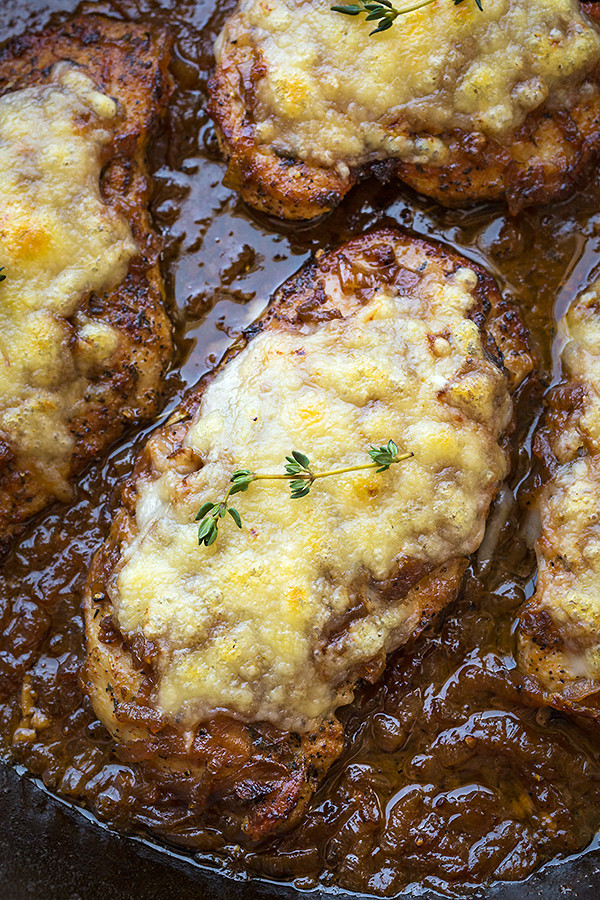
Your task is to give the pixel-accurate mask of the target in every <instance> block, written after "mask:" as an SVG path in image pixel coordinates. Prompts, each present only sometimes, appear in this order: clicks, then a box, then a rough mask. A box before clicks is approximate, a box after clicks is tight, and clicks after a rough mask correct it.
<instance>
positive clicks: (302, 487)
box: [196, 440, 414, 547]
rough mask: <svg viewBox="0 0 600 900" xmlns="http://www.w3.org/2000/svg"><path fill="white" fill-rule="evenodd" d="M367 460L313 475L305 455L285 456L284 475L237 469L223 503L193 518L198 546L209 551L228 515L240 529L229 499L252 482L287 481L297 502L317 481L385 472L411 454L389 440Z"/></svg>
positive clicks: (204, 506) (209, 505)
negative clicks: (363, 472) (345, 475)
mask: <svg viewBox="0 0 600 900" xmlns="http://www.w3.org/2000/svg"><path fill="white" fill-rule="evenodd" d="M369 456H370V457H371V459H372V460H373V461H372V462H370V463H362V464H359V465H355V466H342V467H340V468H338V469H329V470H327V471H325V472H313V471H312V469H311V468H310V461H309V459H308V457H307V456H306V454H304V453H301V452H300V451H298V450H294V451H292V454H291V456H286V460H287V462H286V464H285V471H284V472H276V473H272V474H271V473H268V472H252V471H251V470H250V469H238V470H237V472H234V473H233V475H232V476H231V484H230V485H229V488H228V490H227V493H226V494H225V496H224V497H223V499H222V500H220V501H219V502H217V503H213V502H212V501H211V500H209V501H207V502H206V503H203V504H202V506H201V507H200V509H199V510H198V513H197V515H196V521H200V524H199V526H198V543H199V544H205V545H206V546H207V547H209V546H210V545H211V544H212V543H214V542H215V541H216V539H217V536H218V531H219V524H218V520H219V519H222V518H224V517H225V515H226V514H227V513H229V515H230V516H231V518H232V519H233V521H234V522H235V524H236V525H237V526H238V528H241V527H242V519H241V516H240V514H239V512H238V511H237V509H233V507H231V506H229V499H230V497H232V496H233V495H234V494H238V493H243V492H245V491H247V490H248V488H249V487H250V485H251V484H252V482H253V481H289V482H290V497H291V499H292V500H299V499H300V498H301V497H305V496H306V495H307V494H308V493H309V492H310V489H311V487H312V485H313V482H315V481H316V480H317V479H318V478H329V477H331V476H333V475H344V474H346V473H347V472H361V471H365V470H367V469H375V470H376V471H377V472H385V471H386V470H387V469H389V467H390V466H391V465H394V463H399V462H403V461H404V460H405V459H410V457H411V456H414V454H413V453H410V452H409V453H399V452H398V447H397V446H396V444H395V443H394V441H392V440H390V441H388V443H387V445H385V446H383V447H371V449H370V450H369Z"/></svg>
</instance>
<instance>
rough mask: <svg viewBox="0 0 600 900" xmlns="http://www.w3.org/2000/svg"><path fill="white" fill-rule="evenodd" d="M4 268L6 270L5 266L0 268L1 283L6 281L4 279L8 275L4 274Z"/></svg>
mask: <svg viewBox="0 0 600 900" xmlns="http://www.w3.org/2000/svg"><path fill="white" fill-rule="evenodd" d="M4 268H5V267H4V266H0V281H4V279H5V278H6V275H3V274H2V273H3V271H4Z"/></svg>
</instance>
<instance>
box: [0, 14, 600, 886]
mask: <svg viewBox="0 0 600 900" xmlns="http://www.w3.org/2000/svg"><path fill="white" fill-rule="evenodd" d="M231 7H232V3H230V2H228V3H225V4H219V7H218V9H216V8H215V5H213V4H211V3H210V2H208V0H163V2H162V3H161V2H159V0H122V2H120V0H112V2H110V0H109V2H95V3H91V4H89V6H88V7H87V8H88V9H89V10H90V11H91V10H93V11H94V12H106V13H107V14H109V15H112V16H116V17H118V18H125V19H133V20H136V21H142V22H144V23H154V24H157V25H161V26H167V27H169V28H170V29H172V31H173V32H174V34H175V37H176V52H175V58H174V61H173V72H174V75H175V77H176V80H177V84H178V87H177V91H176V94H175V96H174V98H173V102H172V105H171V107H170V110H169V113H168V117H167V121H166V124H165V127H164V130H163V132H162V133H161V134H160V135H158V136H157V138H156V140H155V142H154V145H153V147H152V152H151V160H150V162H151V168H152V171H153V172H154V178H155V195H154V203H153V215H154V220H155V222H156V225H157V228H158V229H159V230H160V232H161V234H162V235H163V238H164V243H165V251H164V260H163V262H164V272H165V276H166V280H167V287H168V293H169V296H170V298H171V300H172V311H173V316H174V320H175V323H176V329H177V336H178V341H177V347H178V350H177V358H176V360H175V362H174V366H173V369H172V372H171V374H170V376H169V378H168V380H167V384H166V392H165V409H164V413H163V416H164V415H165V414H166V413H167V412H168V411H169V410H171V409H173V407H174V406H175V405H176V403H177V402H178V399H179V398H180V397H181V395H182V392H183V391H184V390H185V389H186V387H188V386H190V385H193V384H194V383H195V382H196V381H197V380H198V378H199V377H200V376H201V375H202V373H204V372H205V371H207V370H208V369H210V368H211V366H213V365H214V363H215V362H216V361H217V360H218V359H219V357H220V356H221V354H222V353H223V351H224V350H225V348H226V347H227V346H228V345H229V343H230V342H231V340H232V339H233V338H234V337H235V335H236V334H238V333H239V331H240V330H241V329H242V328H243V327H244V326H246V325H248V324H249V323H250V322H251V321H252V320H253V319H254V318H256V316H257V315H258V314H259V313H260V312H261V311H262V309H263V308H264V306H265V303H266V302H267V299H268V297H269V295H270V294H271V292H272V291H274V289H275V288H276V287H277V286H278V285H279V284H280V283H281V282H282V281H283V280H284V279H285V278H287V277H288V276H289V275H290V274H292V273H293V272H295V271H296V270H297V269H298V267H299V266H300V265H301V264H302V263H303V262H304V261H305V260H307V259H309V258H310V256H311V254H314V253H315V251H316V250H317V249H319V248H325V249H327V248H330V247H333V246H335V245H336V244H337V243H338V242H340V241H342V240H345V239H347V238H349V237H351V236H353V235H357V234H360V233H361V232H363V231H364V230H365V229H368V228H372V227H374V226H377V225H400V226H403V227H405V228H408V229H412V230H413V231H414V232H416V233H418V234H422V235H427V236H433V237H436V238H439V239H440V240H443V241H445V242H447V243H449V244H450V245H452V246H453V247H455V248H456V249H458V250H459V251H461V252H463V253H464V254H465V255H466V256H467V257H469V258H471V259H474V260H476V261H478V262H480V263H482V264H483V265H484V266H486V267H487V268H488V269H489V270H490V271H491V272H492V274H493V275H495V277H496V278H497V279H498V282H499V284H500V286H501V288H502V289H503V290H504V291H506V292H508V293H509V294H511V295H512V296H513V297H515V298H516V299H517V300H518V301H519V302H520V303H521V305H522V307H523V309H524V311H525V316H526V319H527V321H528V324H529V325H530V327H531V329H532V331H533V334H534V338H535V342H536V347H537V351H538V354H539V358H540V362H541V367H542V369H543V371H544V373H545V377H546V381H550V379H551V377H552V373H553V370H554V371H555V370H556V358H557V353H558V349H559V348H557V346H556V345H557V343H558V342H557V341H553V338H554V335H555V322H556V319H557V318H558V317H560V315H562V313H563V312H564V310H565V309H566V307H567V306H568V304H569V303H570V301H571V300H572V298H573V297H574V296H575V294H576V293H577V291H578V290H580V289H581V288H582V287H583V286H585V285H586V284H587V283H588V281H589V280H590V278H591V277H592V274H593V272H594V269H595V267H596V266H597V264H598V263H599V262H600V247H599V245H598V236H597V234H598V229H599V227H600V212H598V210H600V179H599V181H598V183H594V184H591V185H590V186H589V187H588V188H586V190H584V191H582V192H581V193H580V195H579V196H577V197H576V198H574V199H573V200H571V201H569V202H567V203H562V204H556V205H555V206H553V207H552V208H547V209H540V210H533V211H529V212H527V213H526V214H524V215H522V216H521V217H520V218H519V219H516V220H514V219H511V218H510V217H509V216H508V215H507V214H506V212H505V210H504V209H503V208H501V207H479V208H476V209H472V210H467V211H458V212H456V211H454V212H453V211H447V210H443V209H441V208H440V207H438V206H437V205H436V204H435V203H433V202H431V201H428V200H427V199H424V198H420V197H417V196H416V195H414V194H411V193H409V192H408V191H404V190H403V189H402V188H401V187H400V186H384V185H380V184H378V183H376V182H375V181H371V182H369V183H366V184H364V185H362V186H361V187H359V188H358V189H357V190H355V191H354V192H353V193H352V194H351V196H350V197H349V198H348V200H347V202H345V203H344V204H343V206H342V207H341V208H340V209H339V210H338V211H337V212H335V213H334V214H332V215H331V216H329V217H328V218H326V219H325V220H324V221H322V222H320V223H318V224H316V225H311V226H304V227H298V226H297V225H296V226H286V225H285V224H283V223H280V222H273V221H269V220H268V219H267V218H265V217H261V216H257V215H255V214H253V213H251V212H250V211H249V210H248V209H246V208H245V207H244V206H243V204H242V203H241V202H240V201H239V199H238V198H237V197H236V196H235V195H233V194H232V193H231V192H230V191H229V190H228V189H227V188H225V187H223V185H222V184H221V179H222V175H223V165H222V163H221V161H220V160H219V156H218V152H217V148H216V143H215V138H214V133H213V130H212V128H211V125H210V124H209V122H208V121H207V117H206V115H205V113H204V112H203V106H204V102H205V98H206V81H207V75H208V70H209V69H210V66H211V61H212V41H213V39H214V36H215V34H216V33H217V31H218V30H219V28H220V26H221V23H222V21H223V19H224V16H225V15H226V14H227V12H228V11H229V10H230V9H231ZM75 8H76V7H75V3H73V2H71V0H4V3H3V4H2V5H1V6H0V37H2V38H8V37H10V36H11V35H13V34H19V33H21V32H22V31H23V30H25V29H26V28H38V27H40V26H43V25H44V24H46V23H47V22H48V21H49V19H50V18H51V17H52V16H57V15H58V16H61V15H62V16H65V15H69V14H71V13H72V12H73V11H74V10H75ZM78 9H79V10H81V11H86V6H85V5H84V6H83V7H79V8H78ZM553 352H554V361H553ZM530 407H531V405H530V404H529V407H527V405H525V406H524V407H523V408H522V409H521V416H522V421H521V422H520V428H521V438H522V442H523V449H522V450H521V451H520V452H519V454H518V462H517V465H516V470H515V473H514V476H513V479H512V482H511V484H510V486H509V488H507V489H506V490H504V491H503V492H502V494H501V495H500V497H499V499H498V500H497V502H496V504H495V507H494V511H493V514H492V519H491V524H490V527H489V528H488V532H487V536H486V539H485V541H484V544H483V545H482V548H481V550H480V552H479V554H478V555H477V557H476V558H475V559H474V560H473V563H472V566H471V568H470V571H469V574H468V578H467V581H466V585H465V588H464V591H463V593H462V596H461V598H460V600H459V601H458V602H457V603H456V604H455V605H454V606H453V607H452V608H450V609H449V610H448V611H447V612H446V614H444V615H443V616H442V619H441V621H440V622H439V623H438V625H437V627H436V628H435V629H433V630H431V631H430V632H429V633H427V634H425V635H424V636H422V637H421V638H420V639H419V640H418V641H417V642H416V643H415V644H414V646H412V647H409V648H407V649H405V650H403V651H400V652H398V653H397V654H396V655H395V656H394V657H393V658H392V660H391V661H390V664H389V665H388V668H387V671H386V673H385V675H384V677H383V678H382V680H381V681H380V682H379V683H378V684H377V685H375V686H374V687H363V688H361V689H360V691H359V693H358V695H357V699H356V702H355V703H354V704H353V706H352V707H351V708H348V709H345V710H342V711H341V712H340V715H341V717H342V718H343V720H344V721H345V723H346V728H347V735H348V738H347V745H346V748H345V751H344V754H343V756H342V758H341V759H340V760H339V761H338V762H337V763H336V764H335V765H334V767H333V769H332V770H331V773H330V776H329V777H328V779H327V780H326V782H325V783H324V784H323V785H322V787H321V789H320V790H319V791H318V792H317V794H316V795H315V797H314V798H313V801H312V803H311V805H310V808H309V810H308V812H307V814H306V816H305V818H304V820H303V822H302V823H301V824H300V825H299V827H297V828H296V829H295V830H294V831H292V832H291V833H290V834H287V835H285V836H283V837H280V838H277V839H272V840H270V841H269V842H268V843H266V844H265V845H263V846H261V847H259V848H253V849H248V848H246V849H242V848H240V847H238V846H236V845H235V843H234V842H233V841H232V839H231V838H230V837H229V836H228V834H227V825H226V823H222V822H221V823H219V822H218V821H216V820H214V821H207V820H204V821H200V820H198V819H197V818H196V817H195V816H194V814H192V813H191V812H190V811H189V810H187V809H186V808H185V805H184V804H183V802H182V801H181V800H180V799H179V798H178V797H177V796H174V795H168V796H167V795H165V794H160V795H159V794H158V792H157V790H156V788H155V786H153V785H152V784H151V783H148V782H147V781H145V780H144V778H143V777H142V775H141V774H140V773H139V772H138V771H137V770H136V768H135V767H134V766H130V765H123V764H122V763H120V762H119V760H118V757H117V755H116V753H115V748H114V745H113V743H112V741H111V739H110V738H109V736H108V734H107V732H106V731H105V730H104V728H103V727H102V726H101V725H100V723H99V722H97V721H96V720H95V717H94V715H93V712H92V711H91V709H90V706H89V703H88V702H87V701H86V699H85V698H84V697H83V696H82V692H81V688H80V684H79V678H78V674H79V669H80V665H81V661H82V658H83V626H82V620H81V615H80V599H81V588H82V585H83V581H84V578H85V571H86V566H87V565H88V563H89V561H90V558H91V556H92V554H93V553H94V551H95V549H96V548H97V547H98V545H99V542H100V541H101V540H102V537H103V535H104V534H105V533H106V530H107V524H108V522H109V519H110V505H111V502H112V500H113V498H114V496H115V491H116V486H117V485H118V483H119V481H120V480H121V479H123V478H124V476H126V475H127V474H128V473H129V472H130V470H131V466H132V461H133V459H134V457H135V455H136V453H137V452H138V450H139V448H140V446H141V444H142V442H143V440H144V438H145V435H146V434H147V433H148V431H149V430H150V429H146V430H145V431H138V432H136V433H132V434H130V435H129V437H128V440H126V441H123V442H121V443H120V445H119V446H117V447H115V448H114V449H113V451H112V453H111V455H110V456H109V458H108V459H107V460H103V461H99V462H98V464H97V465H96V466H93V467H90V468H89V469H88V470H87V472H86V473H85V474H84V476H83V477H82V478H81V480H80V483H79V485H78V487H77V492H76V497H75V499H74V501H73V502H72V503H71V504H70V505H66V506H60V505H55V506H53V507H52V508H51V509H50V510H49V511H48V512H47V513H46V514H45V515H43V516H40V517H39V518H38V519H37V520H36V521H35V522H33V523H32V524H31V525H30V526H29V527H28V528H27V530H26V532H25V533H24V535H23V537H22V538H21V539H20V540H19V541H17V542H16V543H15V545H14V547H13V549H12V552H11V553H10V555H9V556H8V558H7V559H6V560H5V563H4V569H3V573H2V575H1V576H0V578H1V587H0V624H1V636H0V703H1V706H0V727H1V733H2V740H3V744H4V747H5V755H6V757H7V758H8V759H9V760H12V761H17V762H20V763H22V764H23V765H25V766H26V767H27V769H28V770H29V771H30V772H32V773H34V774H35V775H36V776H38V777H40V778H41V779H42V780H43V782H44V784H45V785H46V786H47V787H48V788H49V789H50V790H52V791H55V792H56V793H58V794H60V795H61V796H63V797H66V798H68V799H69V800H71V801H72V802H73V803H74V804H77V805H80V806H86V807H88V808H90V809H91V810H93V811H94V812H95V813H96V814H97V815H98V816H99V817H100V818H101V819H103V820H105V821H107V822H109V823H111V824H112V825H114V826H115V827H117V828H118V829H122V830H125V831H138V832H139V831H145V832H148V831H149V830H150V831H152V832H153V833H154V834H155V835H158V836H159V839H162V840H163V841H164V842H165V843H166V844H169V843H170V844H173V843H176V844H177V845H179V846H184V847H188V848H190V851H192V852H193V853H194V854H195V858H196V860H199V861H201V862H205V863H207V864H210V865H213V866H218V867H219V868H220V869H222V870H223V871H224V872H225V873H227V874H237V873H240V872H243V871H246V872H250V873H252V874H254V875H256V876H263V877H269V878H277V879H284V880H295V882H296V884H297V885H298V886H303V887H310V886H312V885H314V884H317V883H320V884H322V885H339V886H342V887H343V888H346V889H348V890H353V891H360V892H366V893H373V894H379V895H384V896H389V895H393V894H395V893H396V892H398V891H399V890H401V889H402V888H403V887H404V886H406V885H408V884H411V883H415V882H418V883H421V884H426V885H429V886H435V887H438V888H441V889H444V890H445V891H449V892H450V893H452V892H453V891H454V890H457V889H460V890H462V889H464V886H466V885H469V884H478V883H482V882H485V881H487V880H499V879H500V880H502V879H520V878H523V877H525V876H526V875H527V874H528V873H530V872H531V871H532V870H534V869H535V868H536V867H538V866H540V865H541V864H542V863H544V862H545V861H547V860H550V859H552V858H554V857H560V856H564V855H566V854H572V853H574V852H577V851H580V850H581V849H582V848H584V847H585V846H586V845H588V844H589V842H590V841H591V840H592V838H593V836H594V834H595V832H596V831H597V830H598V829H599V828H600V732H599V731H598V729H597V728H596V727H595V726H593V725H592V724H591V723H586V722H583V721H576V720H574V719H568V718H565V717H564V716H562V715H560V714H558V713H555V712H553V711H552V710H548V709H536V708H534V707H533V706H531V705H528V704H527V703H526V702H525V701H524V699H523V697H522V696H521V691H520V689H519V679H518V676H517V674H516V671H515V663H514V657H513V650H514V620H515V613H516V610H517V609H518V607H519V605H520V604H521V603H522V601H523V599H524V598H525V596H529V595H530V594H531V592H532V591H533V589H534V580H533V579H534V572H535V566H534V558H533V554H532V552H531V549H530V548H528V546H527V542H526V540H525V524H526V522H527V511H526V509H525V508H523V506H522V505H521V506H520V505H519V503H518V502H517V501H516V499H515V498H517V495H518V488H519V485H520V484H522V483H523V481H524V480H525V479H526V478H527V474H528V470H529V454H528V450H527V446H528V443H527V435H528V434H529V433H530V429H531V425H532V416H534V413H535V411H534V410H531V408H530ZM163 416H161V417H160V419H159V421H160V420H162V418H163Z"/></svg>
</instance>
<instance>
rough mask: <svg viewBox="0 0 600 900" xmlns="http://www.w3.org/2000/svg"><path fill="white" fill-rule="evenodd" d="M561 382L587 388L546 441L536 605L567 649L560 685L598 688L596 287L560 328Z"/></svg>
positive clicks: (599, 360)
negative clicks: (548, 472) (579, 681)
mask: <svg viewBox="0 0 600 900" xmlns="http://www.w3.org/2000/svg"><path fill="white" fill-rule="evenodd" d="M561 327H562V330H563V332H565V333H566V335H567V336H568V338H569V339H570V340H569V342H568V343H567V344H566V345H565V347H564V350H563V353H562V362H563V368H564V371H565V374H566V375H567V376H568V379H569V381H571V382H572V383H576V382H581V383H582V385H584V386H585V400H584V402H583V405H582V408H581V412H580V414H577V413H576V414H575V415H573V416H571V418H570V420H569V424H568V426H567V427H564V428H562V429H561V430H560V432H559V433H556V434H553V435H552V448H553V450H554V453H555V454H556V456H557V458H558V461H559V463H561V465H560V467H559V469H558V470H557V472H556V474H555V475H554V477H553V478H552V480H551V481H550V483H549V484H548V486H547V488H546V490H545V492H544V494H543V496H542V500H541V517H542V537H541V539H540V541H539V543H538V562H539V567H540V575H539V579H538V591H537V595H536V596H535V597H534V601H535V602H536V603H539V604H540V605H541V607H542V608H543V609H545V610H547V612H548V613H549V614H550V616H551V619H552V621H553V623H554V625H555V626H556V627H557V628H558V630H559V633H560V634H561V637H562V638H563V639H564V642H565V651H564V652H565V654H566V657H565V658H566V665H567V668H566V671H565V672H563V678H569V677H570V678H579V677H583V676H585V677H587V678H592V679H595V680H600V282H597V283H596V284H595V285H593V286H592V287H591V288H590V289H589V290H587V291H585V292H584V293H583V294H582V295H581V296H580V297H579V298H578V299H577V300H576V301H575V303H574V304H573V305H572V307H571V309H570V310H569V312H568V313H567V315H566V317H565V319H564V320H563V322H562V323H561Z"/></svg>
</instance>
